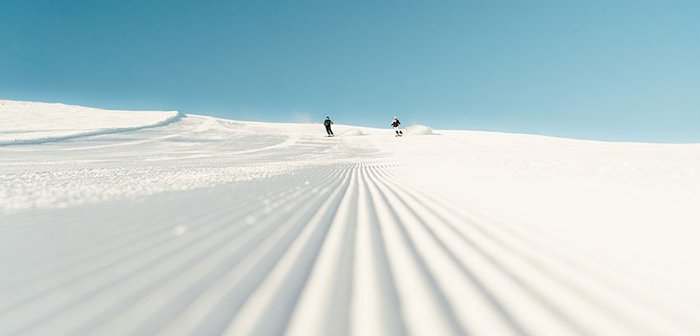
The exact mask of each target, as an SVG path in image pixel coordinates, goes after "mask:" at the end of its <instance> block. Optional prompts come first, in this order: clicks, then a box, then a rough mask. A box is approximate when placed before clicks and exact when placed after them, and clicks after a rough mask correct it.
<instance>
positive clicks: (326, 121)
mask: <svg viewBox="0 0 700 336" xmlns="http://www.w3.org/2000/svg"><path fill="white" fill-rule="evenodd" d="M331 125H333V121H331V118H330V117H329V116H326V120H325V121H324V122H323V126H326V133H328V136H329V137H332V136H333V135H334V134H333V131H332V130H331Z"/></svg>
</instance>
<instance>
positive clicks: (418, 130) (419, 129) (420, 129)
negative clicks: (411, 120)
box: [406, 125, 433, 135]
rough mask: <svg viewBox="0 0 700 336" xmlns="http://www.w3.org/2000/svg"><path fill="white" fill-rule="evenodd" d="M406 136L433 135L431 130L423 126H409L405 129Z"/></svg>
mask: <svg viewBox="0 0 700 336" xmlns="http://www.w3.org/2000/svg"><path fill="white" fill-rule="evenodd" d="M406 134H412V135H430V134H433V129H432V128H430V127H428V126H425V125H411V126H409V127H408V128H407V129H406Z"/></svg>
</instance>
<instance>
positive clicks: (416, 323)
mask: <svg viewBox="0 0 700 336" xmlns="http://www.w3.org/2000/svg"><path fill="white" fill-rule="evenodd" d="M370 169H371V168H368V169H367V170H366V173H367V178H368V181H370V188H369V189H370V194H372V197H373V199H374V200H375V202H376V203H377V204H384V205H385V206H381V207H377V210H378V215H379V218H380V220H382V221H383V225H382V230H383V232H384V235H386V236H387V237H388V238H387V244H388V245H387V254H388V256H389V258H390V260H391V265H392V270H393V271H394V272H396V273H395V274H394V279H395V280H396V285H397V289H398V290H399V293H400V295H401V298H402V299H403V300H404V304H403V308H404V310H403V312H404V319H405V321H406V323H407V324H408V325H409V326H410V329H411V330H413V331H415V332H416V333H418V334H428V333H431V332H434V333H437V334H440V335H450V334H452V335H459V334H465V333H466V330H464V329H463V328H462V327H461V326H460V325H459V323H458V322H457V317H456V316H455V315H454V311H453V310H452V308H451V307H450V304H449V303H448V300H447V298H446V297H445V295H444V293H442V292H441V291H440V289H439V286H438V285H437V281H436V280H435V277H434V274H433V273H432V272H431V271H430V270H429V269H428V267H427V265H426V260H425V259H424V257H423V256H421V254H420V253H419V251H418V249H417V247H416V245H415V243H414V242H413V241H412V240H411V239H410V237H409V233H408V232H407V229H406V221H412V220H415V218H409V217H404V218H401V217H399V214H398V212H397V210H396V209H395V207H396V206H397V204H396V203H395V202H392V201H390V200H389V198H388V197H387V195H386V193H387V191H386V190H383V189H381V188H379V185H378V184H377V181H376V180H375V178H374V177H373V176H372V175H371V174H370V171H369V170H370ZM399 274H401V276H399ZM428 321H429V322H428Z"/></svg>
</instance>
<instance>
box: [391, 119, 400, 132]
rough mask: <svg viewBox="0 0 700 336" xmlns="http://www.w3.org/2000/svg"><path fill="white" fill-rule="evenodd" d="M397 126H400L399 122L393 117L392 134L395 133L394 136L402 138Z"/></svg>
mask: <svg viewBox="0 0 700 336" xmlns="http://www.w3.org/2000/svg"><path fill="white" fill-rule="evenodd" d="M399 125H401V122H400V121H399V118H397V117H394V119H393V120H392V121H391V127H393V128H394V132H396V136H402V135H403V131H402V130H400V129H399Z"/></svg>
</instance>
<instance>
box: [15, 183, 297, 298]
mask: <svg viewBox="0 0 700 336" xmlns="http://www.w3.org/2000/svg"><path fill="white" fill-rule="evenodd" d="M296 192H297V193H298V191H296ZM289 193H290V194H293V193H295V191H290V192H289ZM270 195H277V196H278V199H274V198H273V199H272V200H273V201H272V202H271V203H275V204H276V203H278V202H283V201H285V199H286V198H290V197H291V198H293V197H295V196H294V195H291V196H288V195H289V194H280V192H278V191H274V190H273V191H271V192H270ZM258 203H259V201H258V200H254V199H252V200H248V202H244V203H243V204H240V205H238V206H237V207H234V208H232V209H231V208H229V209H227V210H226V211H223V209H224V207H223V206H222V207H221V209H220V210H219V211H213V212H209V213H208V215H209V216H208V217H207V216H205V217H201V216H200V215H199V214H197V213H195V214H192V215H191V216H190V217H189V218H183V219H181V220H180V222H175V223H172V224H168V225H167V227H165V228H162V227H156V228H154V229H152V230H151V228H149V227H148V226H144V227H145V228H147V229H146V230H143V231H141V232H140V233H138V235H136V236H135V237H134V239H133V240H132V239H131V238H129V239H130V240H127V241H126V242H120V243H119V244H117V245H116V246H114V247H111V248H108V249H106V250H105V251H104V252H102V253H100V254H97V255H95V254H93V255H90V256H87V257H86V258H85V257H84V258H83V259H82V260H83V261H89V260H91V259H93V258H96V257H99V256H100V255H109V253H110V252H111V250H113V249H125V248H126V247H130V245H131V244H134V243H136V242H138V241H145V242H147V243H148V242H149V239H153V238H157V237H159V236H164V237H162V239H165V240H168V241H173V240H175V239H177V238H176V237H172V236H171V235H169V234H168V233H169V232H170V230H171V229H172V227H175V228H177V227H178V226H179V225H180V224H185V223H188V222H190V221H194V220H195V219H196V218H198V219H199V221H200V224H198V225H194V226H191V227H190V230H191V229H198V228H200V227H205V228H206V226H207V225H208V223H209V222H210V221H212V220H214V221H216V220H218V219H221V218H228V219H229V220H234V221H235V220H236V217H233V218H231V217H230V216H229V215H227V214H233V213H235V212H236V211H237V209H246V208H248V209H250V207H251V206H253V205H255V204H258ZM245 215H246V213H244V214H241V215H240V216H239V219H240V217H243V216H245ZM143 232H146V233H147V234H145V235H144V234H143ZM130 233H134V232H130ZM164 233H165V235H164ZM118 237H119V236H118V235H117V236H112V238H118ZM103 243H104V242H103ZM150 243H151V244H152V241H150ZM132 249H133V248H132ZM98 251H99V250H98ZM50 264H51V265H52V270H51V271H48V273H44V274H40V275H35V278H38V279H43V278H44V277H46V276H48V275H49V274H51V273H53V272H56V271H59V270H61V269H62V268H66V267H68V265H64V266H60V265H59V266H53V265H54V264H55V263H50ZM75 265H78V264H77V263H73V266H75ZM28 280H30V279H28V278H24V279H22V280H21V283H22V284H24V285H26V282H27V281H28ZM3 287H5V286H3ZM22 301H26V299H24V300H22Z"/></svg>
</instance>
